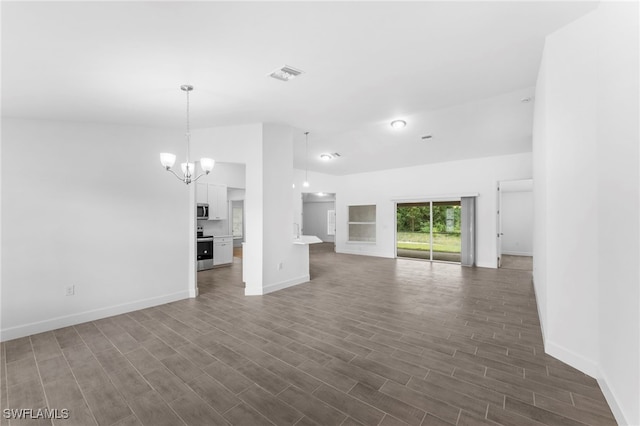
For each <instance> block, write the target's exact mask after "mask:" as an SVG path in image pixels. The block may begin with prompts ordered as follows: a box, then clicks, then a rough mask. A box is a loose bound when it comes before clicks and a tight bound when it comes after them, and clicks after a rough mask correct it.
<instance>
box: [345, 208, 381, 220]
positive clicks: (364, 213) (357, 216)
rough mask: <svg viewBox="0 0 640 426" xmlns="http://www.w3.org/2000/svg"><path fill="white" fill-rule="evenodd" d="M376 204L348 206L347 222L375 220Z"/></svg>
mask: <svg viewBox="0 0 640 426" xmlns="http://www.w3.org/2000/svg"><path fill="white" fill-rule="evenodd" d="M375 221H376V206H375V205H371V206H349V222H375Z"/></svg>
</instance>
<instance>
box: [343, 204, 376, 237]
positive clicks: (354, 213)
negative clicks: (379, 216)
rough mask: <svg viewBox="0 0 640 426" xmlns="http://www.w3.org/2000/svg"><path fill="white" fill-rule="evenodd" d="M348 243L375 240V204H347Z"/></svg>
mask: <svg viewBox="0 0 640 426" xmlns="http://www.w3.org/2000/svg"><path fill="white" fill-rule="evenodd" d="M348 208H349V223H348V225H349V235H348V238H347V241H348V242H350V243H375V242H376V205H375V204H369V205H361V206H349V207H348Z"/></svg>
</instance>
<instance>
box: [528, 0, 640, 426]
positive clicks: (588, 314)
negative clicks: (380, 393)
mask: <svg viewBox="0 0 640 426" xmlns="http://www.w3.org/2000/svg"><path fill="white" fill-rule="evenodd" d="M536 103H537V105H536V109H535V117H534V200H535V216H534V220H535V230H536V234H537V235H540V234H544V235H543V236H542V237H536V239H535V245H534V278H535V281H534V283H535V287H536V296H537V300H538V305H539V307H540V313H541V320H542V322H543V324H544V328H543V330H544V335H545V350H546V351H547V352H549V353H550V354H551V355H553V356H555V357H557V358H559V359H561V360H563V361H565V362H567V363H569V364H571V365H573V366H575V367H577V368H579V369H581V370H583V371H584V372H586V373H588V374H591V375H593V376H595V377H597V378H598V380H599V382H600V385H601V388H602V389H603V392H604V393H605V396H606V397H607V400H608V401H609V404H610V406H611V408H612V411H613V412H614V414H615V415H616V419H617V420H618V422H619V423H620V424H640V404H639V401H640V366H639V363H640V348H639V345H640V315H639V311H640V292H639V289H638V287H639V285H638V284H639V282H640V273H639V271H638V260H639V259H640V250H639V247H638V245H639V239H638V238H639V229H640V228H639V226H638V219H639V217H640V214H639V193H640V184H639V180H640V176H639V172H638V170H639V164H640V160H639V158H638V157H639V150H638V113H639V108H638V5H637V4H636V3H609V2H604V3H601V5H600V6H599V8H598V9H597V10H596V11H595V12H592V13H590V14H589V15H586V16H585V17H583V18H581V19H579V20H577V21H575V22H573V23H572V24H570V25H568V26H566V27H564V28H562V29H560V30H559V31H557V32H556V33H554V34H552V35H550V36H549V37H547V40H546V45H545V49H544V55H543V61H542V64H541V68H540V74H539V76H538V85H537V89H536ZM564 214H569V215H570V219H569V220H563V219H562V216H563V215H564Z"/></svg>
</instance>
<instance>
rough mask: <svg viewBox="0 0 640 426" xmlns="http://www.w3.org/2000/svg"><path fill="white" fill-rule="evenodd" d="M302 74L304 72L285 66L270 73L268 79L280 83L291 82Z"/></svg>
mask: <svg viewBox="0 0 640 426" xmlns="http://www.w3.org/2000/svg"><path fill="white" fill-rule="evenodd" d="M303 72H304V71H302V70H299V69H296V68H294V67H290V66H289V65H285V66H283V67H282V68H278V69H277V70H275V71H273V72H272V73H270V74H269V77H272V78H275V79H276V80H280V81H289V80H293V79H294V78H296V77H297V76H299V75H300V74H302V73H303Z"/></svg>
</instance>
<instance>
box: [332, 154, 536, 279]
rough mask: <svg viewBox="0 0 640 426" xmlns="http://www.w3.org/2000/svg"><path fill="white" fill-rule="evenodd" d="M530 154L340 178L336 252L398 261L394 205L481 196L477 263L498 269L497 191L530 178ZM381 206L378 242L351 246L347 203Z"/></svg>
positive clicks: (477, 225)
mask: <svg viewBox="0 0 640 426" xmlns="http://www.w3.org/2000/svg"><path fill="white" fill-rule="evenodd" d="M531 167H532V165H531V154H528V153H525V154H515V155H505V156H499V157H487V158H479V159H475V160H463V161H452V162H448V163H438V164H430V165H424V166H416V167H408V168H403V169H390V170H383V171H379V172H372V173H361V174H354V175H347V176H341V177H339V183H340V184H339V187H338V189H337V190H336V191H330V192H336V228H337V229H336V251H337V252H339V253H352V254H363V255H371V256H381V257H395V241H394V237H395V210H394V209H395V205H394V200H398V199H425V198H432V197H438V196H460V195H468V194H478V199H477V205H476V215H477V216H476V228H477V256H476V259H477V265H478V266H483V267H489V268H495V267H496V265H497V255H496V211H495V208H496V196H497V195H496V192H497V191H496V187H497V183H498V182H499V181H501V180H515V179H530V178H531V174H532V170H531ZM357 204H375V205H376V206H377V227H376V235H377V242H376V244H354V243H349V242H347V210H348V206H349V205H357Z"/></svg>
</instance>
